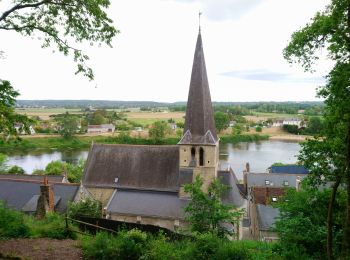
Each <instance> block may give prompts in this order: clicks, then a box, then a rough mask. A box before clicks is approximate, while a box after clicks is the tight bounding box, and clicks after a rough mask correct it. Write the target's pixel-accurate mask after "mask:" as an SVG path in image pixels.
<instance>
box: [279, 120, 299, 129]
mask: <svg viewBox="0 0 350 260" xmlns="http://www.w3.org/2000/svg"><path fill="white" fill-rule="evenodd" d="M283 125H296V126H297V127H298V128H301V127H302V126H303V124H302V121H301V120H300V119H299V118H288V119H284V120H283Z"/></svg>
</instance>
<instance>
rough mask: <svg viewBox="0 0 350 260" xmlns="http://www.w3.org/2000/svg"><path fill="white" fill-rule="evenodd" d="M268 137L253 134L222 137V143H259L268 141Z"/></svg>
mask: <svg viewBox="0 0 350 260" xmlns="http://www.w3.org/2000/svg"><path fill="white" fill-rule="evenodd" d="M268 139H269V136H268V135H261V134H252V135H230V136H220V142H221V143H223V144H227V143H233V144H235V143H240V142H257V141H263V140H268Z"/></svg>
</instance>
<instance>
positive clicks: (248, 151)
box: [7, 141, 300, 179]
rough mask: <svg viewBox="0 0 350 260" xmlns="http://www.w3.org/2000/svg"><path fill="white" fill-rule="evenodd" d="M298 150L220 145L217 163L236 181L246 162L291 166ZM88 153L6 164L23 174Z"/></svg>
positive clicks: (47, 153) (274, 144)
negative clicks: (229, 169) (228, 168)
mask: <svg viewBox="0 0 350 260" xmlns="http://www.w3.org/2000/svg"><path fill="white" fill-rule="evenodd" d="M299 150H300V145H299V143H296V142H286V141H261V142H256V143H246V142H242V143H238V144H221V145H220V161H221V162H224V163H229V164H230V165H231V167H232V169H233V170H234V172H235V173H236V175H237V177H238V178H239V179H241V178H242V171H243V169H244V167H245V164H246V162H249V164H250V169H251V171H252V172H265V171H266V169H267V168H268V167H269V166H270V165H271V164H272V163H274V162H282V163H295V162H296V161H297V158H296V156H297V154H298V152H299ZM87 155H88V150H67V151H55V150H40V149H38V150H32V151H26V152H16V153H9V154H8V157H9V160H8V163H7V164H8V165H9V166H11V165H18V166H20V167H22V168H23V169H24V170H25V172H26V173H32V172H33V170H35V169H44V168H45V166H46V165H47V164H48V163H49V162H51V161H56V160H61V161H65V162H69V163H76V162H77V161H78V160H79V159H80V158H84V159H86V158H87Z"/></svg>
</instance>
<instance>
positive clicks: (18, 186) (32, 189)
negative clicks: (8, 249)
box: [0, 179, 79, 213]
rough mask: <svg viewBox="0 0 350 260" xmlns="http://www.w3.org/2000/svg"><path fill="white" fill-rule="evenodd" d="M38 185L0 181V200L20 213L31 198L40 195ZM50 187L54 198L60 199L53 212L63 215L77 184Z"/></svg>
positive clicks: (16, 181) (55, 184)
mask: <svg viewBox="0 0 350 260" xmlns="http://www.w3.org/2000/svg"><path fill="white" fill-rule="evenodd" d="M49 183H50V182H49ZM40 184H41V182H39V181H28V180H27V181H25V180H9V179H0V200H3V201H5V202H6V204H7V205H8V206H9V207H12V208H14V209H16V210H19V211H21V210H22V209H23V207H24V206H25V205H26V204H27V203H28V202H29V201H30V200H31V199H32V198H33V196H35V195H40ZM50 184H52V183H50ZM52 185H53V191H54V196H56V197H60V198H61V199H60V201H59V202H58V204H57V207H56V208H55V210H57V211H58V212H60V213H64V212H65V211H66V209H67V205H68V201H73V200H74V197H75V195H76V193H77V191H78V189H79V184H67V183H54V184H52Z"/></svg>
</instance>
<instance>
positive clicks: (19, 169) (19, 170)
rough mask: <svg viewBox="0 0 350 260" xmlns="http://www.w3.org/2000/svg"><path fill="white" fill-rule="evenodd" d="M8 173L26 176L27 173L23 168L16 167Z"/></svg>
mask: <svg viewBox="0 0 350 260" xmlns="http://www.w3.org/2000/svg"><path fill="white" fill-rule="evenodd" d="M7 173H10V174H25V171H24V169H23V168H22V167H19V166H17V165H14V166H12V167H11V168H10V169H8V170H7Z"/></svg>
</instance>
